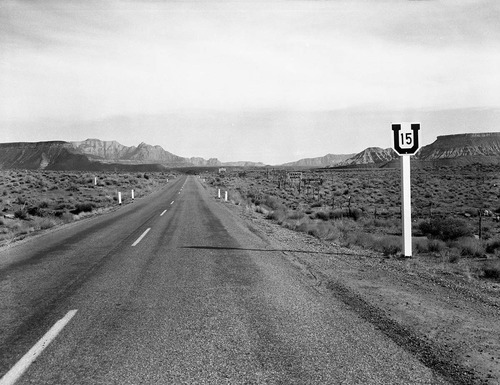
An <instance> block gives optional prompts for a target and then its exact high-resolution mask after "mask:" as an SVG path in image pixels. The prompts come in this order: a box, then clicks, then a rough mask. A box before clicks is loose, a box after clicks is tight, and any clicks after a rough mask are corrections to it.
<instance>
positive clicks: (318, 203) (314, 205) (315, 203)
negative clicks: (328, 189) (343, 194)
mask: <svg viewBox="0 0 500 385" xmlns="http://www.w3.org/2000/svg"><path fill="white" fill-rule="evenodd" d="M321 206H322V204H321V202H314V203H313V204H312V205H311V207H321Z"/></svg>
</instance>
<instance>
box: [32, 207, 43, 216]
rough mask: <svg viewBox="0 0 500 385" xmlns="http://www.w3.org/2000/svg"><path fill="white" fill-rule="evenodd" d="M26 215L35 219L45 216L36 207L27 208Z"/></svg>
mask: <svg viewBox="0 0 500 385" xmlns="http://www.w3.org/2000/svg"><path fill="white" fill-rule="evenodd" d="M28 214H29V215H31V216H36V217H43V216H44V215H45V213H44V211H43V210H42V209H41V208H40V207H38V206H32V207H29V208H28Z"/></svg>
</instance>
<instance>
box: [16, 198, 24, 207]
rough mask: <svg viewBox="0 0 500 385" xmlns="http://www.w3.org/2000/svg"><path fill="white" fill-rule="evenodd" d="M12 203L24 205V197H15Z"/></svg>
mask: <svg viewBox="0 0 500 385" xmlns="http://www.w3.org/2000/svg"><path fill="white" fill-rule="evenodd" d="M14 203H17V204H18V205H24V204H25V203H26V198H24V197H17V198H16V200H15V201H14Z"/></svg>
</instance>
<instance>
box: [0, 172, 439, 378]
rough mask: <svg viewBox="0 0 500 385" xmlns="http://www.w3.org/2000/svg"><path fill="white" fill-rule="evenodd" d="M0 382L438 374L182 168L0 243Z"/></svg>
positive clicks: (412, 375) (378, 376)
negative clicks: (127, 200)
mask: <svg viewBox="0 0 500 385" xmlns="http://www.w3.org/2000/svg"><path fill="white" fill-rule="evenodd" d="M0 326H1V327H0V378H1V380H0V384H1V385H6V384H14V383H15V384H384V385H387V384H398V385H401V384H445V383H447V382H446V381H445V380H444V379H442V378H441V377H440V376H439V374H438V373H436V372H435V371H434V370H433V369H431V368H429V367H427V366H425V365H424V364H422V363H421V362H420V361H419V360H418V359H416V358H415V357H414V356H412V354H411V353H409V351H408V350H407V349H405V348H404V347H401V346H399V345H398V344H396V343H395V342H394V341H393V340H391V339H390V338H388V337H387V336H386V335H385V334H384V333H382V332H381V331H380V330H379V329H377V327H375V326H374V325H372V324H371V323H370V322H368V321H367V320H365V319H362V318H360V317H359V316H358V315H357V314H356V313H355V312H353V311H352V310H351V309H349V307H347V305H345V304H344V303H342V302H341V301H339V300H337V299H336V298H335V297H333V296H329V295H328V294H327V293H322V292H320V291H318V290H316V289H315V287H314V285H313V284H312V283H311V281H310V280H309V279H306V277H305V276H304V273H303V272H302V271H301V270H300V269H298V268H297V267H296V266H294V265H293V263H291V262H290V260H289V259H287V258H285V253H284V251H282V250H276V249H273V248H272V247H270V243H269V241H268V240H267V239H266V236H265V234H260V233H257V232H256V231H252V229H251V227H250V226H248V224H247V223H246V222H245V221H244V219H243V218H241V217H239V216H237V215H235V214H234V213H233V212H232V211H230V210H229V209H228V208H227V205H226V204H225V203H224V202H223V201H222V200H219V199H215V198H214V197H213V196H211V194H210V193H209V192H208V190H207V189H205V187H204V186H203V184H202V182H201V181H200V179H199V178H197V177H195V176H182V177H178V178H176V179H174V180H172V181H170V182H169V183H168V184H167V185H166V186H165V187H164V188H163V189H161V190H160V191H157V192H155V193H153V194H151V195H149V196H147V197H145V198H142V199H139V200H136V201H135V202H134V203H133V204H129V205H126V206H124V207H121V208H120V209H118V210H115V211H113V212H110V213H108V214H105V215H100V216H96V217H93V218H90V219H85V220H82V221H79V222H75V223H72V224H69V225H67V226H64V227H61V228H58V229H55V230H54V231H50V232H47V233H45V234H41V235H38V236H35V237H33V238H31V239H27V240H25V241H23V242H20V243H18V244H16V245H14V246H11V247H8V248H4V249H3V250H2V251H1V252H0Z"/></svg>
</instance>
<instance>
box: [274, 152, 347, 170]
mask: <svg viewBox="0 0 500 385" xmlns="http://www.w3.org/2000/svg"><path fill="white" fill-rule="evenodd" d="M353 155H354V154H337V155H335V154H327V155H325V156H321V157H317V158H305V159H300V160H298V161H296V162H289V163H285V164H282V165H281V166H285V167H331V166H335V165H337V164H339V163H341V162H343V161H345V160H346V159H349V158H351V157H352V156H353Z"/></svg>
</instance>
